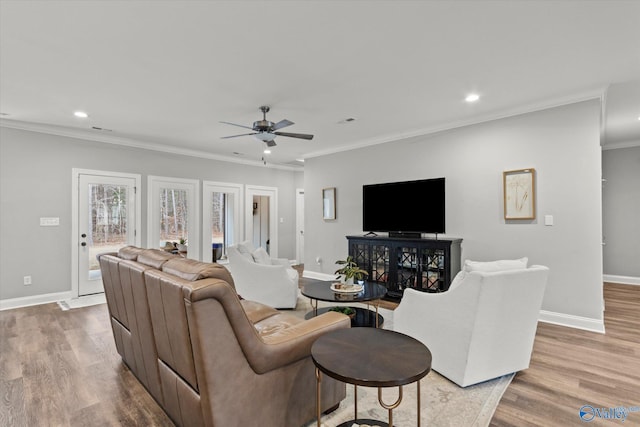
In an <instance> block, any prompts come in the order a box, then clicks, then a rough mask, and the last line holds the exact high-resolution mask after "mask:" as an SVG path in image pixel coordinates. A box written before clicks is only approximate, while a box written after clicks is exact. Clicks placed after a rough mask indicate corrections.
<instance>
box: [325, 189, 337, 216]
mask: <svg viewBox="0 0 640 427" xmlns="http://www.w3.org/2000/svg"><path fill="white" fill-rule="evenodd" d="M322 219H336V188H335V187H330V188H323V189H322Z"/></svg>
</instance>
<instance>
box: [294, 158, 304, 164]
mask: <svg viewBox="0 0 640 427" xmlns="http://www.w3.org/2000/svg"><path fill="white" fill-rule="evenodd" d="M296 162H300V163H304V159H296Z"/></svg>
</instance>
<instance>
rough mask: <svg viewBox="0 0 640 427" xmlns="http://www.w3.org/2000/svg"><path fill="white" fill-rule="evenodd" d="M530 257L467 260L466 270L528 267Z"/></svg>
mask: <svg viewBox="0 0 640 427" xmlns="http://www.w3.org/2000/svg"><path fill="white" fill-rule="evenodd" d="M528 262H529V258H527V257H523V258H520V259H502V260H497V261H487V262H482V261H471V260H465V262H464V271H466V272H471V271H485V272H490V271H506V270H518V269H521V268H527V263H528Z"/></svg>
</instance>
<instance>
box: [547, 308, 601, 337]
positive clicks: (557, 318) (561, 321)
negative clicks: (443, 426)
mask: <svg viewBox="0 0 640 427" xmlns="http://www.w3.org/2000/svg"><path fill="white" fill-rule="evenodd" d="M538 320H539V321H540V322H545V323H552V324H554V325H560V326H567V327H569V328H576V329H584V330H585V331H591V332H599V333H601V334H604V320H603V319H592V318H590V317H582V316H574V315H572V314H565V313H554V312H552V311H546V310H540V317H538Z"/></svg>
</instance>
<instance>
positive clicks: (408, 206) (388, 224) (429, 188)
mask: <svg viewBox="0 0 640 427" xmlns="http://www.w3.org/2000/svg"><path fill="white" fill-rule="evenodd" d="M444 203H445V187H444V178H434V179H423V180H417V181H404V182H389V183H384V184H370V185H363V186H362V228H363V229H364V231H370V232H375V231H380V232H383V231H384V232H394V233H396V232H397V233H402V232H411V233H444V232H445V221H444V220H445V209H444V207H445V205H444Z"/></svg>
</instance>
